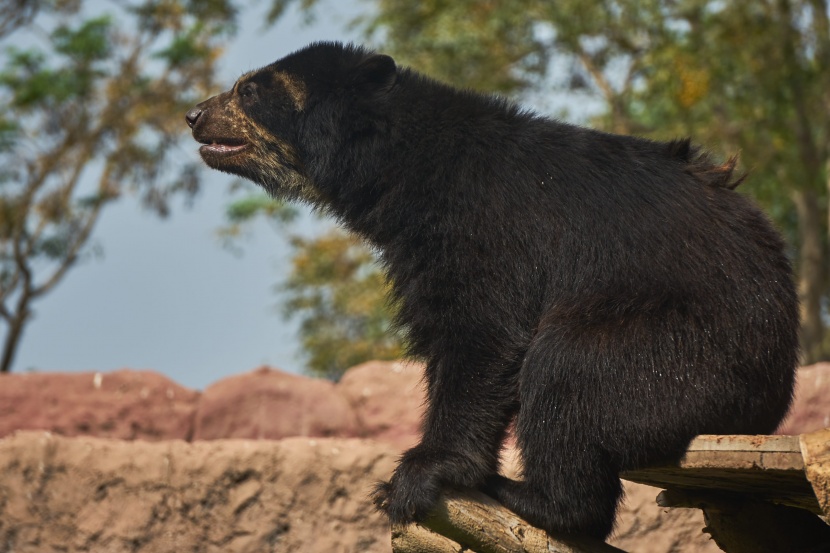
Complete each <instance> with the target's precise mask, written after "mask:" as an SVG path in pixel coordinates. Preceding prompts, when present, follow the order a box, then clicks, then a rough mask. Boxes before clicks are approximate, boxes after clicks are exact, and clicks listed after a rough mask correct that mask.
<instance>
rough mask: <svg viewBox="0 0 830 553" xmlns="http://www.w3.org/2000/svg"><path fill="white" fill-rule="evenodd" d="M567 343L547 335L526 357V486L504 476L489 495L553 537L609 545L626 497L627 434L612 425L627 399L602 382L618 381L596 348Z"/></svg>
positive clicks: (522, 432)
mask: <svg viewBox="0 0 830 553" xmlns="http://www.w3.org/2000/svg"><path fill="white" fill-rule="evenodd" d="M564 338H565V335H563V334H562V333H559V332H557V333H554V332H552V331H551V330H550V329H543V330H542V331H541V332H540V333H539V334H537V336H536V338H534V341H533V343H532V344H531V347H530V348H529V350H528V352H527V354H526V355H525V358H524V363H523V366H522V369H521V374H520V377H519V401H520V407H519V411H518V415H517V417H516V436H517V445H518V447H519V450H520V453H521V458H522V465H523V467H522V476H523V480H522V481H520V482H517V481H513V480H509V479H507V478H504V477H501V476H496V477H493V478H491V479H489V481H488V482H487V484H486V486H485V491H487V492H488V493H489V494H490V495H492V496H493V497H495V498H496V499H497V500H498V501H499V502H501V503H502V504H503V505H505V506H506V507H507V508H508V509H510V510H512V511H514V512H516V513H517V514H518V515H519V516H521V517H522V518H524V519H526V520H527V521H528V522H529V523H531V524H533V525H535V526H538V527H540V528H542V529H544V530H546V531H547V532H550V533H559V534H580V535H588V536H592V537H595V538H599V539H604V538H605V537H606V536H608V534H610V533H611V530H612V529H613V525H614V517H615V513H616V510H617V505H618V504H619V502H620V499H621V497H622V484H621V483H620V479H619V472H620V468H621V465H620V463H621V458H620V457H619V455H618V453H619V452H617V451H616V450H615V449H614V444H616V443H617V442H616V441H615V436H614V435H613V434H614V432H618V431H620V428H619V426H618V425H617V424H616V423H615V422H614V421H613V420H609V419H613V418H614V416H613V413H619V412H620V410H619V409H618V407H617V406H616V405H615V403H617V402H619V401H620V400H621V399H622V398H618V397H616V394H617V393H618V392H619V390H617V387H616V386H614V385H609V383H608V382H607V381H603V380H602V379H603V378H605V379H606V380H607V379H608V378H609V377H610V375H604V374H603V373H602V369H603V368H604V367H602V362H601V360H600V359H598V358H597V355H596V351H595V348H594V351H592V350H591V349H590V348H586V347H584V344H581V343H577V344H574V343H568V341H567V340H566V339H564ZM577 342H579V341H577ZM611 396H614V397H611ZM622 411H624V409H623V410H622Z"/></svg>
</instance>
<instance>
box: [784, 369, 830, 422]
mask: <svg viewBox="0 0 830 553" xmlns="http://www.w3.org/2000/svg"><path fill="white" fill-rule="evenodd" d="M827 427H830V363H816V364H815V365H809V366H807V367H802V368H801V369H799V371H798V380H797V381H796V386H795V399H794V400H793V406H792V409H791V410H790V415H789V416H788V417H787V419H786V420H785V421H784V423H783V424H782V425H781V428H780V429H779V430H778V434H805V433H807V432H814V431H816V430H821V429H822V428H827Z"/></svg>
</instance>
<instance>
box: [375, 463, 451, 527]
mask: <svg viewBox="0 0 830 553" xmlns="http://www.w3.org/2000/svg"><path fill="white" fill-rule="evenodd" d="M444 459H445V457H444V456H443V455H440V454H436V453H435V452H427V451H423V450H419V449H418V448H414V449H411V450H409V451H407V452H406V453H405V454H404V456H403V457H402V458H401V462H400V464H399V465H398V468H396V469H395V472H394V473H393V474H392V478H391V479H390V480H389V482H381V483H380V484H378V485H377V486H376V487H375V490H374V493H373V494H372V499H373V501H374V504H375V506H376V507H377V508H378V509H379V510H381V511H383V512H385V513H386V514H387V516H388V517H389V520H390V521H391V522H392V523H393V524H406V523H409V522H414V521H419V520H423V519H424V518H425V517H426V516H427V514H428V513H429V511H430V510H431V509H432V507H433V506H434V505H435V503H436V501H438V495H439V494H440V493H441V486H442V484H443V478H442V477H441V469H442V466H443V465H444V463H443V462H442V461H444Z"/></svg>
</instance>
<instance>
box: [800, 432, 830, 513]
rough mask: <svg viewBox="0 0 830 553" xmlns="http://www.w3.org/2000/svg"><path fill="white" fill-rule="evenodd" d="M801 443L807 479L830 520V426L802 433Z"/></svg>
mask: <svg viewBox="0 0 830 553" xmlns="http://www.w3.org/2000/svg"><path fill="white" fill-rule="evenodd" d="M800 445H801V452H802V454H803V455H804V464H805V473H806V475H807V480H808V481H809V482H810V485H811V486H812V488H813V494H814V495H815V497H816V501H817V502H818V504H819V505H820V506H821V510H822V512H823V513H824V516H825V517H827V518H828V520H830V428H825V429H824V430H819V431H818V432H812V433H810V434H802V435H801V436H800Z"/></svg>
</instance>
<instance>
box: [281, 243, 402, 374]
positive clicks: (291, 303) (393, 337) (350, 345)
mask: <svg viewBox="0 0 830 553" xmlns="http://www.w3.org/2000/svg"><path fill="white" fill-rule="evenodd" d="M291 244H292V247H293V248H294V250H295V252H296V253H295V255H294V257H293V259H292V269H291V274H290V276H289V278H288V280H287V281H286V283H285V285H284V286H283V287H282V290H283V291H284V292H285V293H286V294H287V296H288V300H287V301H286V303H285V306H284V314H285V316H286V317H288V318H291V317H299V318H300V319H301V327H300V336H301V339H302V344H303V348H304V349H305V351H306V353H307V355H308V362H307V365H306V366H307V368H308V370H309V372H311V373H313V374H315V375H318V376H324V377H328V378H332V379H336V378H338V377H339V376H340V375H341V374H342V373H343V371H345V370H346V369H348V368H349V367H352V366H354V365H357V364H359V363H362V362H364V361H369V360H372V359H398V358H400V357H401V356H402V355H403V349H404V348H403V343H402V338H401V336H400V335H399V334H397V333H396V332H394V331H393V330H392V316H393V312H394V309H393V308H391V307H390V306H389V304H387V293H388V288H389V285H388V283H387V282H386V280H385V278H384V276H383V274H382V272H381V271H380V270H378V267H377V264H376V262H375V259H374V257H373V256H372V254H371V253H370V252H369V251H368V250H366V248H365V247H363V246H362V245H361V244H360V242H359V241H358V240H357V239H356V238H354V237H352V236H347V235H345V234H343V233H342V232H339V231H334V232H331V233H329V234H326V235H324V236H322V237H319V238H316V239H311V240H308V239H304V238H299V237H294V238H293V239H292V241H291Z"/></svg>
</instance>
